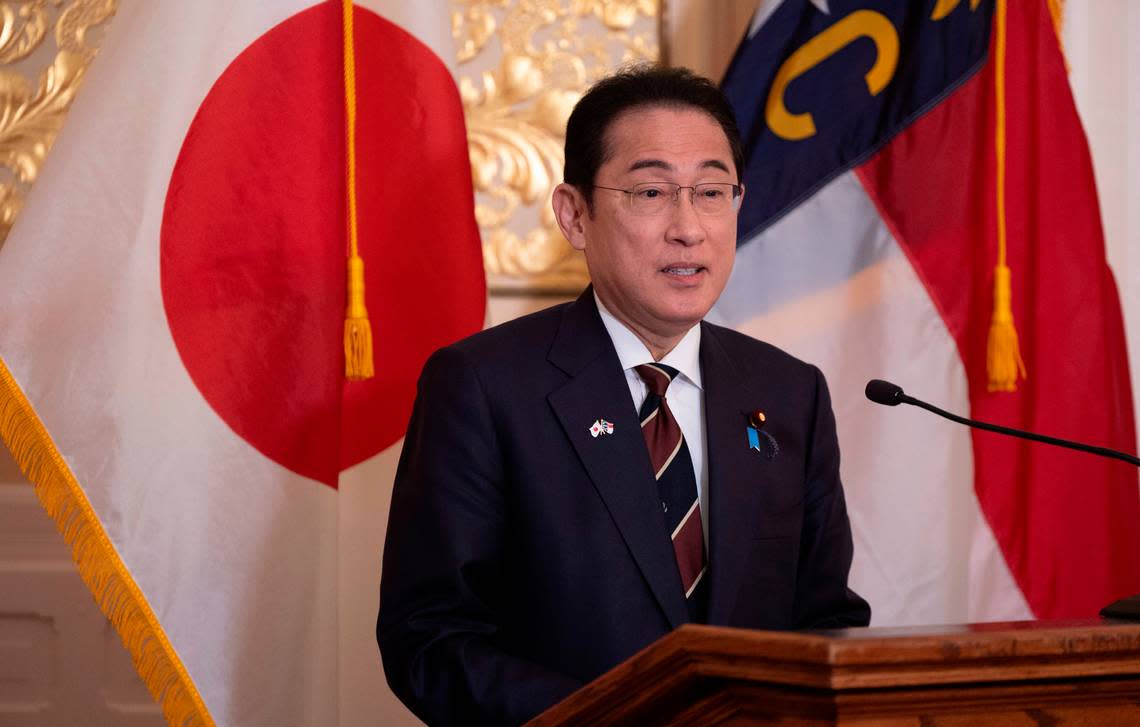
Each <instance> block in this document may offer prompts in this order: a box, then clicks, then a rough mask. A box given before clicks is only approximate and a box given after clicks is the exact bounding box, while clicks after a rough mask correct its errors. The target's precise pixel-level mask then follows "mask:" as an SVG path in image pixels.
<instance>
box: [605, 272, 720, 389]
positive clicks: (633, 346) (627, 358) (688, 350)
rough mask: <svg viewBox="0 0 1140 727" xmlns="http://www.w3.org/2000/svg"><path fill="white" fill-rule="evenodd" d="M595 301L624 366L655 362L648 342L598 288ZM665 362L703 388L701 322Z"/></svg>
mask: <svg viewBox="0 0 1140 727" xmlns="http://www.w3.org/2000/svg"><path fill="white" fill-rule="evenodd" d="M594 302H595V303H596V304H597V306H598V314H599V315H601V317H602V325H604V326H605V327H606V333H608V334H609V335H610V340H611V341H613V343H614V349H615V350H616V351H617V355H618V361H620V362H621V367H622V370H624V371H628V370H630V369H632V368H634V367H635V366H640V365H641V364H643V363H651V362H652V361H653V354H651V353H650V352H649V349H648V348H647V347H646V345H645V344H644V343H642V342H641V339H640V338H638V337H637V335H636V334H635V333H634V332H633V331H631V330H629V328H628V327H627V326H626V325H625V324H624V323H622V322H621V321H619V320H618V319H617V318H615V317H614V315H613V313H610V311H609V309H608V308H606V306H605V305H604V304H603V303H602V300H601V298H599V297H598V292H597V291H596V290H595V291H594ZM661 363H663V364H665V365H666V366H672V367H673V368H675V369H677V370H678V371H680V372H681V375H682V376H684V377H685V378H687V379H688V380H689V381H690V382H692V383H693V385H694V386H696V387H697V388H698V389H703V388H704V387H703V386H702V385H701V325H700V324H699V323H698V324H697V325H695V326H693V327H692V328H690V329H689V330H688V332H687V333H685V336H684V337H683V338H682V339H681V340H680V341H679V342H678V343H677V345H676V346H674V347H673V350H672V351H670V352H669V353H667V354H665V357H664V358H662V359H661Z"/></svg>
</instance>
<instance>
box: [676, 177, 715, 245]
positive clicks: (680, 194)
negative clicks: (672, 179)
mask: <svg viewBox="0 0 1140 727" xmlns="http://www.w3.org/2000/svg"><path fill="white" fill-rule="evenodd" d="M667 235H668V237H669V240H670V241H671V242H679V243H681V244H682V245H698V244H700V243H702V242H704V240H705V236H706V232H705V226H704V221H703V220H702V219H701V216H700V214H698V213H697V209H696V207H694V205H693V190H692V189H687V188H684V187H682V188H681V189H678V190H677V198H676V199H675V200H674V203H673V209H672V219H671V220H670V224H669V229H668V232H667Z"/></svg>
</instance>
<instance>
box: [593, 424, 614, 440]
mask: <svg viewBox="0 0 1140 727" xmlns="http://www.w3.org/2000/svg"><path fill="white" fill-rule="evenodd" d="M613 433H614V425H613V423H612V422H607V421H606V420H605V419H595V420H594V423H593V424H592V425H591V426H590V436H591V437H594V438H595V439H597V438H598V437H599V436H600V435H602V434H613Z"/></svg>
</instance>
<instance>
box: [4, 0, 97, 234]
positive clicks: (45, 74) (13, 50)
mask: <svg viewBox="0 0 1140 727" xmlns="http://www.w3.org/2000/svg"><path fill="white" fill-rule="evenodd" d="M117 4H118V2H117V0H72V2H69V3H66V4H65V3H64V2H63V1H62V0H50V2H49V0H24V1H23V2H19V1H13V2H2V3H0V24H2V25H0V245H2V244H3V240H4V238H6V237H7V236H8V231H9V230H10V229H11V227H12V222H13V221H14V220H15V219H16V215H17V214H18V213H19V211H20V208H21V207H22V206H23V204H24V197H25V195H26V194H27V191H28V189H29V188H30V187H31V185H32V183H33V182H35V180H36V176H37V175H38V174H39V170H40V166H41V165H42V164H43V161H44V158H45V157H46V156H47V153H48V150H50V149H51V145H52V143H53V142H54V141H55V137H56V135H57V134H58V133H59V130H60V128H61V127H62V126H63V121H64V119H65V118H66V116H67V110H68V108H69V107H70V106H71V102H72V100H73V99H74V98H75V93H76V91H77V90H78V89H79V85H80V83H81V82H82V80H83V75H84V73H86V71H87V68H88V66H89V65H90V63H91V60H92V59H93V58H94V57H95V53H96V49H95V47H94V45H92V44H90V43H89V40H90V38H89V31H91V30H92V29H93V28H95V27H96V26H101V25H102V24H103V23H105V22H106V21H107V20H108V19H109V18H110V17H111V16H112V15H114V14H115V9H116V7H117ZM53 22H54V24H55V32H54V38H55V45H56V53H55V55H54V57H53V58H52V61H51V63H50V64H49V65H48V66H47V67H44V68H42V69H40V70H39V72H38V74H36V75H35V76H33V75H32V74H31V73H28V72H27V70H26V69H25V68H23V65H26V64H20V67H19V68H17V67H15V65H16V64H17V63H18V62H20V61H25V60H27V59H29V57H30V56H33V54H35V53H36V52H37V51H38V50H40V48H41V47H42V46H43V44H44V41H45V40H46V38H47V29H48V28H49V27H50V26H51V24H52V23H53Z"/></svg>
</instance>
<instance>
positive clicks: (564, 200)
mask: <svg viewBox="0 0 1140 727" xmlns="http://www.w3.org/2000/svg"><path fill="white" fill-rule="evenodd" d="M550 203H551V204H552V205H553V206H554V219H556V220H558V229H560V230H562V234H563V235H565V236H566V239H567V240H569V241H570V246H571V247H573V248H574V249H575V250H585V249H586V228H585V223H586V218H587V217H588V216H589V209H588V207H587V206H586V198H585V197H583V196H582V193H581V192H580V191H578V188H577V187H575V186H573V185H571V184H566V183H565V182H562V183H561V184H559V185H558V186H557V187H555V188H554V195H553V196H552V197H551V200H550Z"/></svg>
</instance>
